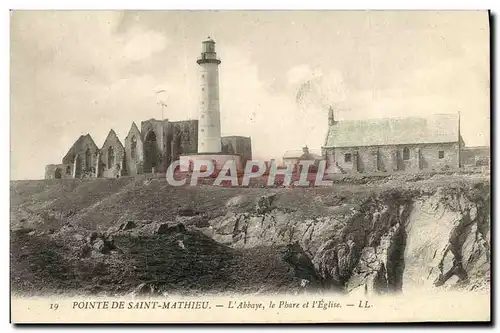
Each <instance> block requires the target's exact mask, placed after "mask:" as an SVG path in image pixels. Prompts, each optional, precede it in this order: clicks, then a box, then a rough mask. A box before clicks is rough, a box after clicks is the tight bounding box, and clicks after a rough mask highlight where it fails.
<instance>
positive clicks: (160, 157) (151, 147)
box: [141, 119, 172, 173]
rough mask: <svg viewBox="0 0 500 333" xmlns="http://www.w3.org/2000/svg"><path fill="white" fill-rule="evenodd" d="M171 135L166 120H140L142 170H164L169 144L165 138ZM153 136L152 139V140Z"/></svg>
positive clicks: (168, 156) (167, 159) (167, 162)
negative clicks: (142, 153)
mask: <svg viewBox="0 0 500 333" xmlns="http://www.w3.org/2000/svg"><path fill="white" fill-rule="evenodd" d="M168 137H172V132H171V131H169V122H168V120H163V121H162V120H156V119H149V120H146V121H143V122H141V139H142V143H143V152H144V162H143V172H144V173H151V172H152V171H153V168H154V171H155V172H165V171H166V169H167V166H168V164H169V161H170V150H171V147H170V144H167V143H168V140H167V138H168ZM153 138H154V140H153Z"/></svg>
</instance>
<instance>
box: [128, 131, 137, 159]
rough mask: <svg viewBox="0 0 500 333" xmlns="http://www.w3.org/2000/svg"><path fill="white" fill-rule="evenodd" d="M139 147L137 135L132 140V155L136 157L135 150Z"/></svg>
mask: <svg viewBox="0 0 500 333" xmlns="http://www.w3.org/2000/svg"><path fill="white" fill-rule="evenodd" d="M136 148H137V139H136V137H135V136H133V137H132V139H131V140H130V156H131V157H132V158H135V150H136Z"/></svg>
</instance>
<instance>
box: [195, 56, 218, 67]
mask: <svg viewBox="0 0 500 333" xmlns="http://www.w3.org/2000/svg"><path fill="white" fill-rule="evenodd" d="M196 62H197V63H198V65H201V64H217V65H219V64H220V63H221V61H220V59H219V57H217V56H215V55H212V54H210V55H209V54H202V55H201V56H200V57H198V59H196Z"/></svg>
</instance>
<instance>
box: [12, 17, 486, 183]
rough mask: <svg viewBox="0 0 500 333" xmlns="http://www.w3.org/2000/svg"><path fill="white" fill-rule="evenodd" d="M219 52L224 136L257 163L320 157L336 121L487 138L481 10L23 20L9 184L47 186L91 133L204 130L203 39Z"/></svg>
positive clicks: (15, 59)
mask: <svg viewBox="0 0 500 333" xmlns="http://www.w3.org/2000/svg"><path fill="white" fill-rule="evenodd" d="M207 36H210V37H212V38H213V39H214V40H215V41H216V43H217V44H216V49H217V53H218V56H219V57H220V58H221V60H222V63H221V65H220V68H219V80H220V108H221V109H220V111H221V127H222V135H223V136H224V135H242V136H250V137H251V138H252V150H253V157H254V159H269V158H277V159H279V158H281V156H283V153H284V152H285V151H286V150H297V149H301V147H303V146H304V145H307V146H308V147H310V148H313V149H318V148H320V147H321V145H322V144H323V141H324V139H325V136H326V131H327V124H328V106H330V105H331V106H333V108H334V110H335V118H336V119H337V120H343V119H345V120H348V119H365V118H383V117H406V116H426V115H431V114H436V113H457V112H460V117H461V132H462V137H463V138H464V141H465V143H466V145H467V146H480V145H488V144H489V141H490V133H489V128H490V104H489V103H490V90H489V87H490V83H489V80H490V65H489V23H488V14H487V12H485V11H482V12H480V11H477V12H470V11H469V12H467V11H452V12H434V11H420V12H418V11H408V12H390V11H374V12H370V11H305V12H301V11H281V12H279V11H170V12H167V11H142V12H135V11H125V12H123V11H88V12H85V11H13V12H11V43H10V48H11V57H10V78H11V87H10V88H11V95H10V97H11V100H10V105H11V110H10V121H11V124H10V125H11V156H10V157H11V179H41V178H43V177H44V168H45V165H47V164H58V163H61V159H62V157H63V156H64V155H65V154H66V152H67V151H68V149H69V148H70V147H71V145H72V144H73V143H74V141H75V140H76V139H77V138H78V137H79V136H80V135H82V134H87V133H90V135H91V136H92V138H93V139H94V141H95V143H96V144H97V146H99V147H100V146H101V145H102V144H103V143H104V140H105V138H106V136H107V134H108V132H109V130H110V129H114V130H115V132H116V133H117V135H118V137H119V138H120V139H121V140H122V142H123V140H124V138H125V136H126V135H127V133H128V131H129V129H130V126H131V124H132V122H136V124H137V125H138V126H139V128H140V123H141V121H144V120H147V119H150V118H156V119H161V117H162V111H161V107H160V106H159V103H158V102H159V101H162V102H164V103H165V104H166V105H167V106H166V107H165V109H164V113H163V115H164V118H165V119H170V120H173V121H175V120H185V119H197V116H198V109H197V106H198V105H199V103H198V98H199V96H198V91H199V89H198V87H199V82H198V75H197V73H198V70H199V69H198V67H199V66H198V65H197V64H196V58H197V57H198V56H199V55H200V52H201V41H202V40H204V39H206V38H207ZM158 90H165V91H166V93H165V94H160V95H158V94H156V92H157V91H158Z"/></svg>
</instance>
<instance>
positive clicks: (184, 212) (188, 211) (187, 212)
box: [177, 207, 199, 216]
mask: <svg viewBox="0 0 500 333" xmlns="http://www.w3.org/2000/svg"><path fill="white" fill-rule="evenodd" d="M177 214H178V215H179V216H195V215H198V214H199V213H198V212H197V211H195V210H194V209H193V208H191V207H185V208H182V209H180V210H179V212H178V213H177Z"/></svg>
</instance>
